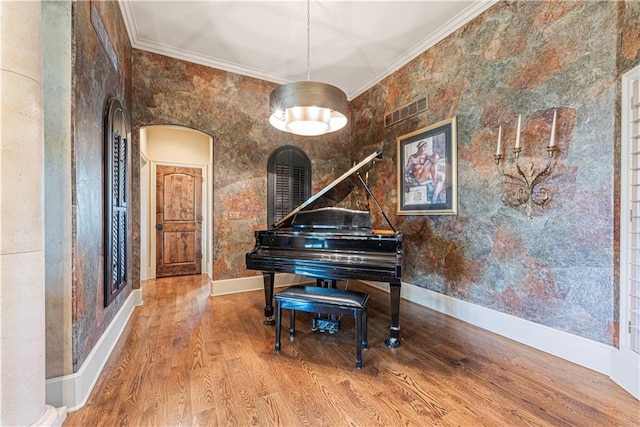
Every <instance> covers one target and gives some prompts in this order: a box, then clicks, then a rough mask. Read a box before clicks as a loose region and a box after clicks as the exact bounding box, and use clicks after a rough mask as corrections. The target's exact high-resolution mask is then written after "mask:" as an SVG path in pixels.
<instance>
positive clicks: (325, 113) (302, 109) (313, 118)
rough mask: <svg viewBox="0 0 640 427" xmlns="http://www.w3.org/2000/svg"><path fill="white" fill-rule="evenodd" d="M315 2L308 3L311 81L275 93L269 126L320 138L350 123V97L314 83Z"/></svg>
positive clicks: (309, 79)
mask: <svg viewBox="0 0 640 427" xmlns="http://www.w3.org/2000/svg"><path fill="white" fill-rule="evenodd" d="M310 3H311V0H307V81H303V82H295V83H288V84H285V85H282V86H280V87H278V88H276V89H274V90H273V92H271V96H270V97H269V104H270V111H271V116H270V117H269V123H271V125H272V126H273V127H275V128H276V129H279V130H282V131H285V132H290V133H293V134H296V135H303V136H317V135H323V134H325V133H329V132H333V131H336V130H338V129H342V128H343V127H344V126H345V125H346V124H347V96H346V95H345V93H344V92H343V91H342V90H340V89H338V88H337V87H335V86H332V85H330V84H326V83H320V82H312V81H311V4H310Z"/></svg>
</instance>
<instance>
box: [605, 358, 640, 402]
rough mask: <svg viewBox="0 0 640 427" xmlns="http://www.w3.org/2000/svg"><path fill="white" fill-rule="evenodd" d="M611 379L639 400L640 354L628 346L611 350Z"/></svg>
mask: <svg viewBox="0 0 640 427" xmlns="http://www.w3.org/2000/svg"><path fill="white" fill-rule="evenodd" d="M610 377H611V379H612V380H613V381H614V382H615V383H616V384H618V385H619V386H620V387H622V388H623V389H625V390H626V391H627V392H629V394H631V395H632V396H633V397H635V398H636V399H638V400H640V354H638V353H635V352H633V351H631V349H628V348H621V349H617V348H614V349H613V350H612V352H611V375H610Z"/></svg>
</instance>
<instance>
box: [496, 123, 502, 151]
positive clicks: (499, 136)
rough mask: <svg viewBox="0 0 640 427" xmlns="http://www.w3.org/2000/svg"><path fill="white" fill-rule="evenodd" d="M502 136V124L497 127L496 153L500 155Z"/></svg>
mask: <svg viewBox="0 0 640 427" xmlns="http://www.w3.org/2000/svg"><path fill="white" fill-rule="evenodd" d="M501 137H502V125H500V127H499V128H498V148H496V155H498V156H499V155H500V148H501V147H500V138H501Z"/></svg>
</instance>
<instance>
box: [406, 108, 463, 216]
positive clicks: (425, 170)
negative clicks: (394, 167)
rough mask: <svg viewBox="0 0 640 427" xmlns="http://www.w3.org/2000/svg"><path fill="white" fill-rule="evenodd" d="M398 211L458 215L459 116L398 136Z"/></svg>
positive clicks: (407, 213)
mask: <svg viewBox="0 0 640 427" xmlns="http://www.w3.org/2000/svg"><path fill="white" fill-rule="evenodd" d="M397 145H398V155H397V159H398V175H397V176H398V215H456V214H457V211H458V154H457V140H456V118H455V117H452V118H450V119H447V120H443V121H441V122H438V123H435V124H433V125H431V126H428V127H425V128H422V129H418V130H416V131H415V132H411V133H409V134H406V135H402V136H400V137H398V139H397Z"/></svg>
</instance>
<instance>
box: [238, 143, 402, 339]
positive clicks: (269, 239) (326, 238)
mask: <svg viewBox="0 0 640 427" xmlns="http://www.w3.org/2000/svg"><path fill="white" fill-rule="evenodd" d="M380 158H382V152H381V151H380V150H378V151H376V152H374V153H372V154H370V155H369V156H367V157H366V158H365V159H364V160H362V161H361V162H360V163H358V164H356V165H354V166H353V167H352V168H351V169H349V170H348V171H347V172H345V173H344V174H343V175H342V176H340V177H339V178H338V179H336V180H335V181H333V182H332V183H331V184H329V185H328V186H326V187H325V188H323V189H322V190H321V191H320V192H318V193H317V194H315V195H313V196H312V197H311V198H309V199H307V200H306V201H305V202H304V203H302V204H301V205H300V206H298V207H297V208H295V209H294V210H292V211H291V212H289V213H288V214H287V215H285V216H284V217H282V218H281V219H280V220H278V221H277V222H275V223H274V224H273V225H272V226H271V227H270V228H269V229H268V230H262V231H256V232H255V237H256V244H255V247H254V248H253V250H252V251H251V252H250V253H247V254H246V267H247V269H249V270H259V271H262V274H263V280H264V294H265V308H264V314H265V317H266V320H265V322H264V323H265V324H266V325H269V324H273V323H274V320H273V287H274V273H276V272H285V273H293V274H299V275H303V276H306V277H311V278H315V279H317V280H322V281H327V280H331V281H333V283H335V281H337V280H348V279H362V280H373V281H377V282H388V283H389V288H390V313H391V332H390V337H389V339H387V340H386V341H385V343H386V345H387V346H388V347H390V348H393V347H399V346H400V324H399V317H400V286H401V278H402V233H400V232H397V231H396V230H395V228H394V227H393V225H392V224H391V222H390V221H389V218H388V217H387V215H386V214H385V213H384V211H383V210H382V208H381V207H380V204H379V203H378V201H377V200H376V199H375V197H374V195H373V193H372V192H371V190H370V189H369V186H368V185H367V182H366V181H367V179H366V177H367V173H368V170H369V169H371V167H373V164H374V163H375V160H376V159H380ZM363 175H364V176H363ZM356 189H358V190H362V189H364V191H365V192H366V193H364V197H365V198H366V203H362V202H360V203H359V205H360V206H359V207H360V209H354V208H353V206H354V205H355V206H357V205H358V200H357V193H358V191H354V190H356ZM360 193H361V194H363V193H362V191H360ZM361 198H362V197H361ZM370 203H373V204H375V206H376V207H377V208H378V210H379V212H380V214H381V215H382V218H384V220H385V221H386V223H387V224H388V226H389V229H388V230H387V229H373V228H372V227H371V223H372V221H371V212H370V210H369V209H368V206H369V205H370ZM363 205H365V206H367V208H366V209H363V208H362V206H363Z"/></svg>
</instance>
